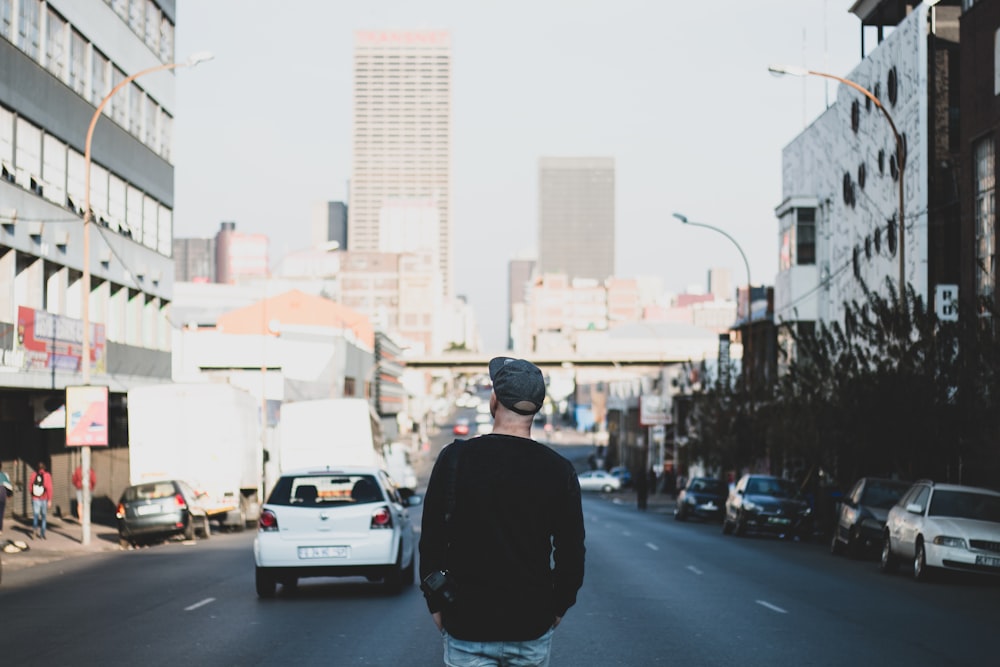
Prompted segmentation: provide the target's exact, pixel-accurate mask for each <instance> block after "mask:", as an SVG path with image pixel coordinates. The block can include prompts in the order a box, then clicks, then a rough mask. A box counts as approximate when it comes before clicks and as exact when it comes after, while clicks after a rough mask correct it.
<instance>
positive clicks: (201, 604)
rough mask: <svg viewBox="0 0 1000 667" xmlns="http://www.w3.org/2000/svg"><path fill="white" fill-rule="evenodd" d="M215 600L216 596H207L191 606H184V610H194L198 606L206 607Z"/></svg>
mask: <svg viewBox="0 0 1000 667" xmlns="http://www.w3.org/2000/svg"><path fill="white" fill-rule="evenodd" d="M213 602H215V598H205V599H204V600H202V601H201V602H195V603H194V604H193V605H191V606H190V607H184V611H194V610H195V609H197V608H198V607H204V606H205V605H207V604H212V603H213Z"/></svg>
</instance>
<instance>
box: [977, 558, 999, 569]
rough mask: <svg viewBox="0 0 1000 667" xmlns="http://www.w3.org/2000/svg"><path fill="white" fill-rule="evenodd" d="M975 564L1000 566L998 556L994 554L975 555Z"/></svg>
mask: <svg viewBox="0 0 1000 667" xmlns="http://www.w3.org/2000/svg"><path fill="white" fill-rule="evenodd" d="M976 565H985V566H987V567H1000V558H997V557H995V556H976Z"/></svg>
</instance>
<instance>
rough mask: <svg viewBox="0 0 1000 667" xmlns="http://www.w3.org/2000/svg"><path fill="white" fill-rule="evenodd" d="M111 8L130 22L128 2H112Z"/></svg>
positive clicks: (112, 0) (118, 0)
mask: <svg viewBox="0 0 1000 667" xmlns="http://www.w3.org/2000/svg"><path fill="white" fill-rule="evenodd" d="M111 7H112V9H114V10H115V14H118V16H120V17H121V18H122V20H124V21H127V20H128V0H111Z"/></svg>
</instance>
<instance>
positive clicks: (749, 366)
mask: <svg viewBox="0 0 1000 667" xmlns="http://www.w3.org/2000/svg"><path fill="white" fill-rule="evenodd" d="M674 217H675V218H677V219H678V220H680V221H681V222H683V223H684V224H685V225H691V226H693V227H705V228H706V229H711V230H714V231H716V232H719V233H720V234H722V235H723V236H725V237H726V238H727V239H729V240H730V241H732V243H733V245H734V246H736V249H737V250H739V251H740V257H742V258H743V266H744V267H746V270H747V339H746V341H745V342H744V345H743V356H744V361H743V366H744V368H745V369H746V376H747V385H748V386H750V387H752V386H753V377H752V376H753V357H752V356H751V355H750V340H751V339H752V338H753V283H752V282H751V281H750V262H748V261H747V256H746V253H744V252H743V248H741V247H740V244H739V243H737V242H736V239H734V238H733V237H732V236H730V235H729V232H727V231H726V230H724V229H719V228H718V227H714V226H712V225H706V224H705V223H703V222H694V221H692V220H689V219H688V217H687V216H686V215H683V214H681V213H674Z"/></svg>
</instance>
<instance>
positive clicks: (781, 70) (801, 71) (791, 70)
mask: <svg viewBox="0 0 1000 667" xmlns="http://www.w3.org/2000/svg"><path fill="white" fill-rule="evenodd" d="M767 70H768V71H769V72H771V74H777V75H779V76H782V75H785V74H788V75H790V76H820V77H823V78H825V79H833V80H834V81H839V82H840V83H842V84H844V85H845V86H850V87H851V88H854V89H855V90H856V91H858V92H859V93H861V94H862V95H864V96H865V97H867V98H868V99H869V100H871V101H872V103H873V104H874V105H875V106H876V107H878V110H879V111H881V112H882V115H883V116H885V119H886V120H887V121H889V127H890V128H891V129H892V136H893V137H894V138H895V139H896V167H897V168H898V169H899V232H898V243H899V295H900V298H903V297H904V295H905V294H906V245H905V244H904V243H903V241H904V230H903V227H904V225H903V164H904V163H905V161H906V160H905V159H904V158H905V155H904V147H903V137H902V136H901V135H900V134H899V130H897V129H896V123H895V122H893V120H892V116H890V115H889V111H888V110H887V109H886V108H885V106H883V105H882V102H881V100H879V98H877V97H875V95H874V94H873V93H872V92H871V91H870V90H868V89H867V88H865V87H864V86H862V85H860V84H858V83H856V82H854V81H851V80H850V79H845V78H843V77H840V76H837V75H835V74H827V73H826V72H816V71H813V70H810V69H806V68H804V67H795V66H793V65H770V66H768V68H767Z"/></svg>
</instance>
